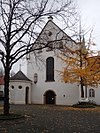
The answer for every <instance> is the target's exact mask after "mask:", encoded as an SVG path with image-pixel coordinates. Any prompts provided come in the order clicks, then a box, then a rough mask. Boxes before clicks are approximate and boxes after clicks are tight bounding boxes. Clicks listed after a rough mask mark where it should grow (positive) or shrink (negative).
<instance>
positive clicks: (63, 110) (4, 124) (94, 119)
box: [0, 105, 100, 133]
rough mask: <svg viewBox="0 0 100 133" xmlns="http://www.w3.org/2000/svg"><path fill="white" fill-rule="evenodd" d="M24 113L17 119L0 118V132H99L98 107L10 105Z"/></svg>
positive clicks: (15, 110)
mask: <svg viewBox="0 0 100 133" xmlns="http://www.w3.org/2000/svg"><path fill="white" fill-rule="evenodd" d="M11 112H16V113H20V114H24V115H25V118H21V119H17V120H6V121H2V120H0V133H100V107H99V108H98V109H91V110H90V109H89V110H82V109H73V108H71V107H66V106H50V105H49V106H47V105H11Z"/></svg>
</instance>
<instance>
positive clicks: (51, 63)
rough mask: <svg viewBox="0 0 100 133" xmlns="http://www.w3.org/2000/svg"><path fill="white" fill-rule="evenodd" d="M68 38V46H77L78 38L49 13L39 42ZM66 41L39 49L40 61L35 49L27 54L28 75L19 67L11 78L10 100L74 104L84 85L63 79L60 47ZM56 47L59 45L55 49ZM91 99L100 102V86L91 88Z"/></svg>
mask: <svg viewBox="0 0 100 133" xmlns="http://www.w3.org/2000/svg"><path fill="white" fill-rule="evenodd" d="M56 37H57V38H59V40H61V39H62V38H67V44H66V45H67V46H68V47H70V48H74V46H75V45H74V43H75V42H74V41H73V40H72V39H71V38H70V37H69V36H68V35H67V34H66V33H65V32H63V31H62V30H61V29H60V28H59V27H58V26H57V25H56V24H55V23H54V22H53V19H52V18H51V17H49V20H48V22H47V23H46V25H45V26H44V28H43V29H42V31H41V33H40V35H39V37H38V38H37V40H36V43H37V42H41V43H42V42H45V41H51V40H54V39H55V38H56ZM65 43H66V42H64V40H63V41H60V42H57V43H56V45H52V44H50V45H51V46H50V47H47V48H44V49H42V50H39V51H37V54H38V57H39V58H40V60H42V61H40V62H39V61H38V62H37V63H36V60H35V57H34V53H33V52H31V53H30V54H29V55H28V56H27V76H25V75H24V73H23V72H22V71H18V72H17V73H16V74H15V75H14V76H13V77H11V80H10V92H9V93H10V103H13V104H55V105H73V104H76V103H77V102H78V101H79V100H80V99H81V98H80V88H79V86H78V85H77V84H69V83H64V82H62V81H61V77H60V75H59V72H58V71H59V70H62V68H63V66H64V63H63V62H62V60H61V59H60V58H58V55H59V50H57V49H61V48H63V45H64V44H65ZM54 47H57V49H55V50H53V49H54ZM87 97H88V99H89V100H91V101H94V102H96V103H97V104H100V87H99V88H92V87H90V88H88V89H87Z"/></svg>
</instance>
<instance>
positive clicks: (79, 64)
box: [60, 36, 100, 98]
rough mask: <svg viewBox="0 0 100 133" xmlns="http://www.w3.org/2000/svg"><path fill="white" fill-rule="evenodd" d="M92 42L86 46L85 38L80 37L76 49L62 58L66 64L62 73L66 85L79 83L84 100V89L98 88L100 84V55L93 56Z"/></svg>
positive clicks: (63, 53)
mask: <svg viewBox="0 0 100 133" xmlns="http://www.w3.org/2000/svg"><path fill="white" fill-rule="evenodd" d="M90 46H91V44H90V42H89V43H88V44H85V39H84V37H82V36H80V39H79V42H77V43H76V48H75V49H74V50H71V51H70V52H68V51H67V52H62V54H61V56H60V58H61V60H63V62H64V63H65V67H64V69H63V71H61V72H60V75H61V77H62V80H63V81H64V82H65V83H77V84H78V85H79V86H80V88H81V97H82V98H84V87H85V88H87V86H96V87H97V86H98V84H99V83H100V55H96V56H94V55H93V50H91V49H90Z"/></svg>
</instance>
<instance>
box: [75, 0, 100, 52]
mask: <svg viewBox="0 0 100 133" xmlns="http://www.w3.org/2000/svg"><path fill="white" fill-rule="evenodd" d="M77 4H78V8H79V11H80V13H81V18H82V22H83V25H86V26H87V27H88V28H92V27H93V39H94V41H95V43H96V44H97V46H96V47H97V49H98V50H100V0H77Z"/></svg>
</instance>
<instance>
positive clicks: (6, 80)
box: [4, 57, 10, 115]
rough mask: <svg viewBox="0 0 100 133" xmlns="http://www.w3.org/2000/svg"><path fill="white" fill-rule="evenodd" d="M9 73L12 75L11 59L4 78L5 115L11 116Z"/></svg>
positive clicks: (7, 61)
mask: <svg viewBox="0 0 100 133" xmlns="http://www.w3.org/2000/svg"><path fill="white" fill-rule="evenodd" d="M8 58H9V57H8ZM9 73H10V69H9V59H7V60H6V66H5V77H4V115H9V79H10V74H9Z"/></svg>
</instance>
